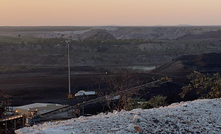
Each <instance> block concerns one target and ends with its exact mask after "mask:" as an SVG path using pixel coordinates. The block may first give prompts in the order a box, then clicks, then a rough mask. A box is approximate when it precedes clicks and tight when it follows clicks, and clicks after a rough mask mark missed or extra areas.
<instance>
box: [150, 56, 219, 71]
mask: <svg viewBox="0 0 221 134" xmlns="http://www.w3.org/2000/svg"><path fill="white" fill-rule="evenodd" d="M194 70H197V71H200V72H206V73H214V72H221V53H208V54H201V55H184V56H181V57H178V58H175V59H174V60H172V61H170V62H168V63H166V64H164V65H162V66H160V67H158V68H156V69H155V70H153V72H164V73H169V72H171V73H179V72H186V73H188V72H192V71H194Z"/></svg>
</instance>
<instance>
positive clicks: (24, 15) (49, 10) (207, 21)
mask: <svg viewBox="0 0 221 134" xmlns="http://www.w3.org/2000/svg"><path fill="white" fill-rule="evenodd" d="M220 5H221V1H220V0H210V1H208V0H185V1H184V0H62V1H61V0H19V1H18V0H1V1H0V20H1V21H0V26H38V25H39V26H66V25H69V26H70V25H73V26H74V25H76V26H84V25H85V26H86V25H87V26H88V25H89V26H92V25H96V26H97V25H136V26H139V25H143V26H144V25H146V26H148V25H150V26H151V25H178V24H190V25H221V8H220Z"/></svg>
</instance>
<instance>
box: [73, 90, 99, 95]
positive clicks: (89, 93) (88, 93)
mask: <svg viewBox="0 0 221 134" xmlns="http://www.w3.org/2000/svg"><path fill="white" fill-rule="evenodd" d="M95 94H96V93H95V91H84V90H80V91H78V92H77V93H76V94H75V95H74V96H84V95H85V96H87V95H95Z"/></svg>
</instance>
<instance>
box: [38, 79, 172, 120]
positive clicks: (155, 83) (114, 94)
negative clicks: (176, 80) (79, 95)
mask: <svg viewBox="0 0 221 134" xmlns="http://www.w3.org/2000/svg"><path fill="white" fill-rule="evenodd" d="M167 82H172V79H170V78H167V77H164V78H161V79H159V80H156V81H153V82H150V83H146V84H143V85H140V86H136V87H133V88H129V89H126V90H123V91H119V92H116V93H113V94H110V95H106V96H103V97H99V98H96V99H91V100H89V101H84V102H82V103H78V104H76V105H74V106H66V107H63V108H60V109H56V110H54V111H51V112H48V113H45V114H42V115H40V116H41V117H47V116H50V115H53V114H58V113H62V112H66V111H69V110H71V109H78V108H81V107H84V106H87V105H90V104H95V103H98V102H105V101H106V100H107V99H109V98H113V97H115V96H118V95H120V94H122V93H131V92H136V91H138V90H140V89H143V88H152V87H157V86H159V85H161V84H164V83H167Z"/></svg>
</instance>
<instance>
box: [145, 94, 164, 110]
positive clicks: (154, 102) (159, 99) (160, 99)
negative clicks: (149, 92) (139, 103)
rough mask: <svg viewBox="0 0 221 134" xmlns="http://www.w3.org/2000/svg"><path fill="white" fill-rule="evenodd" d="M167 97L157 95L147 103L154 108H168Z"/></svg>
mask: <svg viewBox="0 0 221 134" xmlns="http://www.w3.org/2000/svg"><path fill="white" fill-rule="evenodd" d="M166 98H167V97H166V96H162V95H157V96H154V97H152V98H151V99H150V100H149V101H148V102H147V103H148V104H149V105H150V106H152V107H156V108H157V107H160V106H166V105H167V102H166Z"/></svg>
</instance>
